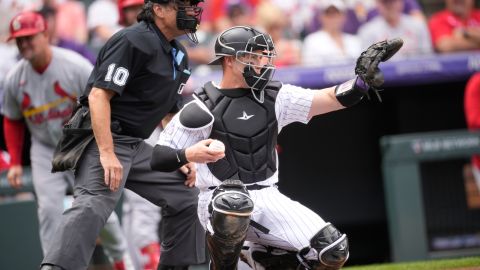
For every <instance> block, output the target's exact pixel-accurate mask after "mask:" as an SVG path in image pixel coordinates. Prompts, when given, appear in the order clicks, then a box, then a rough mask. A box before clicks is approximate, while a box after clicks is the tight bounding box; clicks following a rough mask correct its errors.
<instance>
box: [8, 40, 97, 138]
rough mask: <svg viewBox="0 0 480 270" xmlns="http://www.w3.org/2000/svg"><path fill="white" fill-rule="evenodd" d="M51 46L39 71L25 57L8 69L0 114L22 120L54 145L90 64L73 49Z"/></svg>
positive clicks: (32, 131)
mask: <svg viewBox="0 0 480 270" xmlns="http://www.w3.org/2000/svg"><path fill="white" fill-rule="evenodd" d="M51 48H52V60H51V62H50V64H49V65H48V67H47V69H46V70H45V71H44V72H43V73H41V74H40V73H38V72H37V71H35V70H34V69H33V67H32V65H31V64H30V63H29V62H28V61H27V60H25V59H22V60H20V61H19V62H18V63H17V64H16V65H15V67H13V68H12V69H11V70H10V72H9V73H8V75H7V77H6V78H5V84H4V89H5V90H4V91H5V92H4V97H3V105H2V114H3V115H5V116H6V117H8V118H10V119H14V120H19V119H22V118H23V119H25V122H26V124H27V126H28V129H29V131H30V133H31V135H32V137H33V138H35V139H36V140H37V141H39V142H41V143H43V144H45V145H48V146H52V147H55V146H56V145H57V142H58V140H59V139H60V136H61V134H62V127H63V124H64V123H65V122H66V121H67V120H68V119H69V117H70V115H71V113H72V110H73V107H74V106H75V103H76V99H77V97H78V96H80V95H81V93H82V92H83V89H84V88H85V85H86V84H87V80H88V76H89V75H90V72H91V71H92V68H93V66H92V64H90V62H88V60H86V59H85V58H83V57H82V56H80V55H79V54H77V53H75V52H73V51H70V50H66V49H62V48H58V47H54V46H52V47H51Z"/></svg>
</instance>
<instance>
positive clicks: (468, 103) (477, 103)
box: [464, 73, 480, 168]
mask: <svg viewBox="0 0 480 270" xmlns="http://www.w3.org/2000/svg"><path fill="white" fill-rule="evenodd" d="M464 98H465V100H464V105H465V118H466V120H467V126H468V128H469V129H480V73H476V74H475V75H473V76H472V77H471V78H470V80H468V83H467V87H466V89H465V97H464ZM472 161H473V163H474V164H475V166H476V167H477V168H480V155H475V156H473V158H472Z"/></svg>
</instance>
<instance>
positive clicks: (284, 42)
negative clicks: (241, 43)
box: [256, 1, 301, 67]
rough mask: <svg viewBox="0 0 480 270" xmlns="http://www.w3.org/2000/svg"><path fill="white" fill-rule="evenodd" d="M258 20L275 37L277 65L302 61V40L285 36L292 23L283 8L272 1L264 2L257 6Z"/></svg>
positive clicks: (260, 25) (261, 27) (260, 26)
mask: <svg viewBox="0 0 480 270" xmlns="http://www.w3.org/2000/svg"><path fill="white" fill-rule="evenodd" d="M256 22H257V25H258V26H259V28H260V29H261V30H262V31H264V32H266V33H269V34H270V36H271V37H272V39H273V42H274V44H275V51H276V52H277V57H276V58H275V66H277V67H284V66H291V65H298V64H299V63H300V48H301V42H300V41H299V40H296V39H287V38H285V34H286V32H287V31H288V29H289V25H290V24H289V18H288V17H287V16H286V14H285V13H284V12H283V10H282V9H280V8H279V7H278V6H276V5H274V4H273V3H271V2H267V1H266V2H263V3H262V4H260V5H259V6H258V7H257V13H256Z"/></svg>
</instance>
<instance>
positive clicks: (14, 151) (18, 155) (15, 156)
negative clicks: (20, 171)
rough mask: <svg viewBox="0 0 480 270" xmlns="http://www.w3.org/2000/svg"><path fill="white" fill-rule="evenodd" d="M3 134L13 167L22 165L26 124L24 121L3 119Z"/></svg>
mask: <svg viewBox="0 0 480 270" xmlns="http://www.w3.org/2000/svg"><path fill="white" fill-rule="evenodd" d="M3 132H4V135H5V143H6V145H7V149H8V153H9V154H10V164H11V165H21V164H22V150H23V139H24V137H25V123H24V122H23V121H22V120H12V119H9V118H7V117H4V118H3Z"/></svg>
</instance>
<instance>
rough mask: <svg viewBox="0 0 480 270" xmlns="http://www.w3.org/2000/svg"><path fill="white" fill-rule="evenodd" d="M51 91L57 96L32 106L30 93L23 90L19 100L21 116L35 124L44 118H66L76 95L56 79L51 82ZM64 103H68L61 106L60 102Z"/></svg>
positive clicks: (41, 121)
mask: <svg viewBox="0 0 480 270" xmlns="http://www.w3.org/2000/svg"><path fill="white" fill-rule="evenodd" d="M53 93H55V95H57V96H58V97H59V98H57V99H54V100H53V101H50V102H47V103H45V104H43V105H40V106H38V107H34V106H33V105H32V100H31V98H30V95H29V94H28V93H25V92H24V93H23V99H22V102H21V108H22V113H23V116H24V117H25V118H27V119H29V120H30V121H32V122H33V123H35V124H41V123H43V122H45V121H46V120H51V119H58V118H62V119H64V120H66V119H67V118H68V117H69V116H70V114H71V113H72V110H73V105H74V104H75V101H76V100H77V97H76V96H75V95H72V94H69V93H68V92H67V91H65V89H63V88H62V86H61V85H60V83H59V82H58V81H56V82H55V83H54V84H53ZM65 103H68V105H67V106H64V105H63V106H62V104H65Z"/></svg>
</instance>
